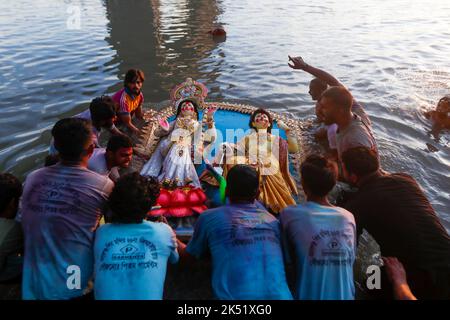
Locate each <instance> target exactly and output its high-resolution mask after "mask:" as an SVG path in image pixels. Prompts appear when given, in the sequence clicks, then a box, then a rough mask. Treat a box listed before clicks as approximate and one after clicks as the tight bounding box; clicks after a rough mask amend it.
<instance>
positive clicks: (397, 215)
mask: <svg viewBox="0 0 450 320" xmlns="http://www.w3.org/2000/svg"><path fill="white" fill-rule="evenodd" d="M346 208H347V209H348V210H349V211H351V212H352V213H353V214H354V215H355V219H356V225H357V227H358V231H359V232H361V231H362V229H363V228H364V229H366V230H367V231H368V232H369V233H370V234H371V235H372V236H373V237H374V238H375V240H376V241H377V242H378V244H379V245H380V249H381V254H382V255H383V256H393V257H397V258H398V259H399V260H400V261H401V262H402V263H403V264H404V265H405V269H406V273H407V275H408V282H409V284H410V286H411V288H412V291H413V293H414V294H415V295H416V296H417V297H418V298H419V299H421V298H448V297H450V276H449V274H450V236H449V235H448V233H447V231H446V230H445V229H444V227H443V226H442V224H441V223H440V221H439V218H438V217H437V216H436V214H435V212H434V210H433V208H432V206H431V204H430V202H429V201H428V199H427V198H426V196H425V195H424V193H423V191H422V190H421V189H420V187H419V186H418V184H417V183H416V182H415V180H414V179H413V178H412V177H410V176H408V175H406V174H387V175H383V176H380V177H373V178H372V179H370V180H369V181H367V182H366V183H365V184H364V185H362V186H361V188H360V190H359V192H357V194H356V195H355V196H354V198H352V199H351V200H350V201H349V202H348V203H347V204H346ZM359 232H358V233H359Z"/></svg>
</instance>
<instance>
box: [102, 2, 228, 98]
mask: <svg viewBox="0 0 450 320" xmlns="http://www.w3.org/2000/svg"><path fill="white" fill-rule="evenodd" d="M106 9H107V17H108V19H109V21H110V23H109V27H110V30H111V32H110V36H109V37H108V38H107V41H108V42H109V43H110V44H111V45H112V46H113V48H114V49H115V50H116V52H117V54H116V56H115V57H114V60H115V61H118V62H120V73H121V74H124V73H125V72H126V71H127V70H128V69H129V68H132V67H134V68H141V69H142V70H143V71H144V73H145V74H146V75H147V79H146V81H145V83H144V88H143V91H144V93H145V96H146V100H147V101H149V98H150V101H153V102H159V101H162V100H167V99H168V97H169V91H170V89H171V88H172V87H173V86H174V85H175V84H177V83H180V82H182V81H184V79H185V78H186V77H192V78H195V79H198V80H200V81H202V82H204V83H205V84H206V85H209V86H214V82H215V79H216V78H217V75H218V73H219V72H217V71H218V69H220V68H216V69H215V70H216V71H213V72H208V73H207V74H206V75H205V73H204V69H203V66H204V65H205V63H204V60H205V59H208V57H209V55H210V54H211V51H212V50H213V49H215V42H214V41H213V39H212V38H211V37H210V36H209V35H208V34H207V32H208V31H209V30H210V29H211V28H213V27H214V25H215V22H216V21H217V16H218V15H219V14H220V11H219V9H218V7H217V2H216V1H214V0H190V1H188V0H184V1H179V0H152V1H141V0H131V1H127V2H126V3H125V2H124V1H118V0H112V1H106ZM130 17H133V19H130ZM205 76H206V77H205ZM118 88H119V87H118V86H116V87H113V88H111V89H118Z"/></svg>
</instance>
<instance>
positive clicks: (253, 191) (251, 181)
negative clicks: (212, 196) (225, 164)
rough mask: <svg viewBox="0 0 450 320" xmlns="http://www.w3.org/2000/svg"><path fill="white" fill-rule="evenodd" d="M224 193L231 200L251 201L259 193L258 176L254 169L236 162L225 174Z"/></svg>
mask: <svg viewBox="0 0 450 320" xmlns="http://www.w3.org/2000/svg"><path fill="white" fill-rule="evenodd" d="M226 194H227V196H228V197H229V199H230V201H231V202H253V201H255V199H256V198H257V197H258V194H259V176H258V173H257V172H256V169H255V168H253V167H251V166H247V165H243V164H238V165H235V166H234V167H233V168H231V169H230V171H229V172H228V175H227V189H226Z"/></svg>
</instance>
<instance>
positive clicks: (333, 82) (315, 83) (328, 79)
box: [288, 56, 371, 152]
mask: <svg viewBox="0 0 450 320" xmlns="http://www.w3.org/2000/svg"><path fill="white" fill-rule="evenodd" d="M288 57H289V61H291V62H292V64H291V63H288V65H289V67H291V68H292V69H300V70H303V71H305V72H307V73H309V74H311V75H312V76H314V77H315V78H314V79H312V80H311V82H310V83H309V94H310V95H311V98H312V100H313V101H317V102H318V101H319V100H320V97H321V96H322V94H323V93H324V92H325V90H327V89H328V88H329V87H330V86H331V87H345V86H344V85H343V84H342V83H341V82H339V80H338V79H336V78H335V77H334V76H332V75H331V74H329V73H328V72H325V71H323V70H321V69H319V68H315V67H313V66H311V65H309V64H307V63H306V62H305V61H304V60H303V59H302V57H291V56H288ZM352 112H353V113H355V114H357V115H358V116H359V117H360V118H361V120H362V121H363V122H365V124H366V125H368V126H370V125H371V122H370V119H369V117H368V116H367V114H366V113H365V111H364V109H363V107H362V106H361V104H359V103H358V102H357V101H356V100H354V99H353V103H352ZM316 116H317V119H318V121H319V122H323V120H324V119H323V113H322V110H321V108H320V104H319V103H316ZM336 131H337V126H336V124H331V125H327V126H326V127H325V128H322V129H320V130H318V131H317V133H316V139H318V140H320V139H324V138H327V139H328V145H329V148H330V149H331V150H332V151H333V152H334V151H335V150H336Z"/></svg>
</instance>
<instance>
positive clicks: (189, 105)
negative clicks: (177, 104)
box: [181, 103, 194, 111]
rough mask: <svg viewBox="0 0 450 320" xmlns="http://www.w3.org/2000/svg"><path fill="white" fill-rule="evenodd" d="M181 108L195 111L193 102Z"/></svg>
mask: <svg viewBox="0 0 450 320" xmlns="http://www.w3.org/2000/svg"><path fill="white" fill-rule="evenodd" d="M181 110H183V111H194V106H193V105H192V104H190V103H189V104H185V105H184V106H182V107H181Z"/></svg>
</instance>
